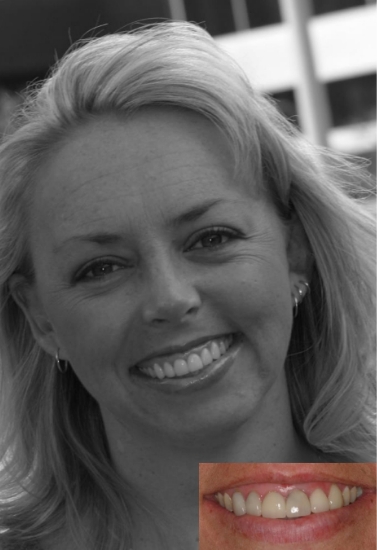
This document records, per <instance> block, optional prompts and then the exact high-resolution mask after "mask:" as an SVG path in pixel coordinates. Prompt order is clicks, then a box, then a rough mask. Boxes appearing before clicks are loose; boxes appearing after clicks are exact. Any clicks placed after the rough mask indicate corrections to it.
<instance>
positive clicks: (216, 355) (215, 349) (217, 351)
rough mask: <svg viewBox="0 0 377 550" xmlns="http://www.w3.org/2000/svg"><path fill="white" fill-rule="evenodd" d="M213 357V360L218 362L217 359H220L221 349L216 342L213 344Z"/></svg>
mask: <svg viewBox="0 0 377 550" xmlns="http://www.w3.org/2000/svg"><path fill="white" fill-rule="evenodd" d="M210 350H211V355H212V358H213V359H214V360H215V361H216V359H219V357H220V349H219V346H218V345H217V344H216V342H212V344H211V348H210Z"/></svg>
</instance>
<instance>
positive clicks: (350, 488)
mask: <svg viewBox="0 0 377 550" xmlns="http://www.w3.org/2000/svg"><path fill="white" fill-rule="evenodd" d="M267 479H268V476H267ZM316 479H317V480H316ZM268 481H269V482H264V481H261V482H258V483H247V482H245V483H244V484H242V485H239V484H236V485H235V486H233V487H228V488H226V489H221V490H219V491H217V492H216V493H213V494H208V495H205V496H204V498H203V509H204V513H209V514H211V516H212V517H213V518H214V519H216V518H217V519H218V522H219V525H222V526H225V527H226V528H228V529H229V533H232V536H235V535H236V534H237V533H238V535H240V536H242V537H243V538H246V539H249V540H251V541H256V542H257V541H258V542H265V543H269V544H273V545H277V544H284V545H285V544H288V543H291V544H293V543H300V542H313V543H314V542H320V541H325V540H328V539H330V540H331V537H333V536H335V535H336V534H337V533H339V532H340V531H341V530H342V529H344V528H345V526H347V527H349V526H351V525H352V524H354V523H355V522H357V521H358V518H360V517H363V514H364V513H366V512H367V511H368V510H369V507H370V506H373V505H374V500H375V491H374V488H372V487H367V486H363V485H358V484H355V483H353V482H349V483H347V482H346V481H344V482H340V481H336V480H325V479H324V478H322V477H318V476H315V475H313V479H310V477H308V476H306V475H305V476H301V477H297V478H296V479H294V481H292V480H290V482H289V483H288V482H287V480H285V479H284V478H283V480H282V481H281V482H275V480H274V482H271V480H270V479H269V480H268Z"/></svg>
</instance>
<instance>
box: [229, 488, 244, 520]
mask: <svg viewBox="0 0 377 550" xmlns="http://www.w3.org/2000/svg"><path fill="white" fill-rule="evenodd" d="M232 503H233V512H234V513H235V515H236V516H244V515H245V514H246V504H245V499H244V498H243V495H242V493H238V492H236V493H234V494H233V497H232Z"/></svg>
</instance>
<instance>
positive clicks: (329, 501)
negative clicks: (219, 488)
mask: <svg viewBox="0 0 377 550" xmlns="http://www.w3.org/2000/svg"><path fill="white" fill-rule="evenodd" d="M362 494H363V490H362V488H361V487H355V486H346V485H342V484H335V483H333V484H330V483H321V484H318V483H309V484H302V485H299V486H295V487H293V486H289V487H284V486H274V487H272V486H271V485H270V484H264V485H260V486H255V487H253V488H252V489H251V488H249V489H248V488H244V489H240V488H238V489H231V490H228V491H227V492H224V493H220V492H219V493H217V494H216V495H213V497H212V498H213V499H214V500H216V501H217V503H218V504H219V505H220V506H221V507H223V508H225V509H226V510H228V511H229V512H231V513H232V514H234V515H236V516H245V515H249V516H259V517H263V518H269V519H294V518H302V517H304V516H310V515H311V514H322V513H325V512H328V511H330V510H336V509H338V508H343V507H344V506H348V505H350V504H353V503H354V502H355V501H356V500H357V499H358V498H359V497H361V496H362Z"/></svg>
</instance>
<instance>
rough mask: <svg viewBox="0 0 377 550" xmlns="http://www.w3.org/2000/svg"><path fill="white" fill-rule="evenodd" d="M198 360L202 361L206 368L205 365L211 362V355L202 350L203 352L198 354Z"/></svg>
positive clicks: (206, 350)
mask: <svg viewBox="0 0 377 550" xmlns="http://www.w3.org/2000/svg"><path fill="white" fill-rule="evenodd" d="M200 358H201V360H202V363H203V365H204V366H205V367H206V366H207V365H210V364H211V363H212V361H213V359H212V355H211V354H210V352H209V351H208V349H207V348H204V350H203V351H202V352H201V354H200Z"/></svg>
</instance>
